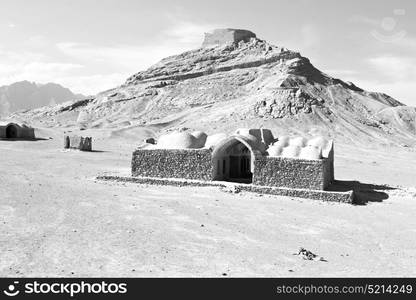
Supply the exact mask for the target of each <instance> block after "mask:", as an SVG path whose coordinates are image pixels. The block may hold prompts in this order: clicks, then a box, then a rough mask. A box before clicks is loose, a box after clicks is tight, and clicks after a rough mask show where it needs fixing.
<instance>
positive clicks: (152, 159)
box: [131, 149, 213, 181]
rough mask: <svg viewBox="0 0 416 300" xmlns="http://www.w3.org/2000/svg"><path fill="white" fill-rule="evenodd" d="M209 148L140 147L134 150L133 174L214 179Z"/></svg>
mask: <svg viewBox="0 0 416 300" xmlns="http://www.w3.org/2000/svg"><path fill="white" fill-rule="evenodd" d="M211 157H212V156H211V150H209V149H178V150H177V149H169V150H166V149H138V150H136V151H135V152H133V158H132V162H131V170H132V176H143V177H159V178H185V179H197V180H207V181H209V180H212V176H213V165H212V158H211Z"/></svg>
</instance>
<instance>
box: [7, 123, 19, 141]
mask: <svg viewBox="0 0 416 300" xmlns="http://www.w3.org/2000/svg"><path fill="white" fill-rule="evenodd" d="M6 138H8V139H15V138H17V126H16V125H14V124H10V125H8V126H7V127H6Z"/></svg>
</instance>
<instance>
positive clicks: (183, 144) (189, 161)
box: [132, 129, 334, 190]
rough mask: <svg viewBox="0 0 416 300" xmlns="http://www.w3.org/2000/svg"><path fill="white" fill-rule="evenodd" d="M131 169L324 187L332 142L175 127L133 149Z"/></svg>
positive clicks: (330, 174) (152, 174) (141, 173)
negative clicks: (153, 142)
mask: <svg viewBox="0 0 416 300" xmlns="http://www.w3.org/2000/svg"><path fill="white" fill-rule="evenodd" d="M132 175H133V176H135V177H148V178H178V179H191V180H202V181H231V182H238V183H249V184H252V185H254V186H265V187H283V188H290V189H309V190H326V189H327V188H328V187H329V186H330V184H331V183H332V182H333V180H334V148H333V142H332V141H330V140H327V139H325V138H323V137H316V138H312V139H309V140H308V139H306V138H303V137H297V138H289V137H285V136H281V137H278V138H275V137H274V136H273V134H272V132H271V131H270V130H268V129H239V130H237V131H236V132H235V134H232V135H230V136H226V135H223V134H220V135H212V136H207V135H206V134H204V133H202V132H193V133H188V132H174V133H170V134H167V135H165V136H162V137H160V138H159V140H158V142H157V144H147V145H145V146H144V147H142V148H140V149H137V150H136V151H135V152H134V153H133V158H132Z"/></svg>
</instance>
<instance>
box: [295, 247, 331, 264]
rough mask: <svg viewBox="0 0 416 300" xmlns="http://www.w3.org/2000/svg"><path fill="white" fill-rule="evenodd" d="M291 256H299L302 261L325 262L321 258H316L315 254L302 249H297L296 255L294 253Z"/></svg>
mask: <svg viewBox="0 0 416 300" xmlns="http://www.w3.org/2000/svg"><path fill="white" fill-rule="evenodd" d="M293 255H300V256H301V257H302V258H303V259H304V260H315V261H324V262H327V260H326V259H325V258H323V257H322V256H318V255H317V254H315V253H313V252H312V251H309V250H307V249H305V248H303V247H301V248H299V251H298V253H294V254H293Z"/></svg>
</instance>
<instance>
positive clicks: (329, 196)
mask: <svg viewBox="0 0 416 300" xmlns="http://www.w3.org/2000/svg"><path fill="white" fill-rule="evenodd" d="M97 179H98V180H107V181H119V182H131V183H138V184H155V185H170V186H176V187H182V186H197V187H208V186H216V187H221V188H227V187H228V186H227V185H225V184H223V183H221V182H219V181H199V180H185V179H166V178H152V177H120V176H108V175H106V176H98V177H97ZM234 187H235V190H236V191H247V192H254V193H260V194H270V195H278V196H288V197H299V198H306V199H314V200H322V201H332V202H344V203H358V202H356V201H357V199H356V198H355V197H354V191H353V190H348V191H345V192H335V191H318V190H308V189H291V188H281V187H268V186H258V185H252V184H235V183H234Z"/></svg>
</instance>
